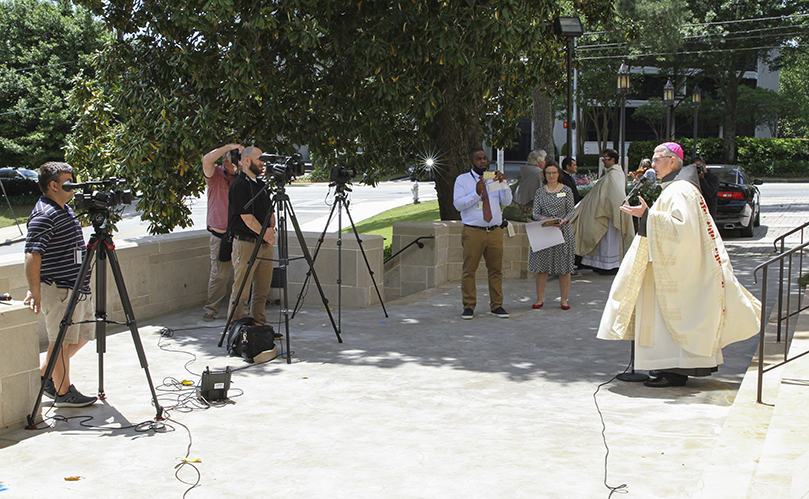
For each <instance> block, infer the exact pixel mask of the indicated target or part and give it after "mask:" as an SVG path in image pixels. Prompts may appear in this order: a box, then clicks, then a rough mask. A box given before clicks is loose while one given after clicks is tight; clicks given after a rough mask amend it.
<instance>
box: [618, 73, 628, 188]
mask: <svg viewBox="0 0 809 499" xmlns="http://www.w3.org/2000/svg"><path fill="white" fill-rule="evenodd" d="M628 93H629V66H627V65H626V64H625V63H621V67H620V68H619V69H618V94H619V95H620V96H621V124H620V126H619V130H618V133H619V139H620V141H621V162H622V163H623V165H622V166H623V168H624V174H627V173H629V161H627V160H626V95H627V94H628Z"/></svg>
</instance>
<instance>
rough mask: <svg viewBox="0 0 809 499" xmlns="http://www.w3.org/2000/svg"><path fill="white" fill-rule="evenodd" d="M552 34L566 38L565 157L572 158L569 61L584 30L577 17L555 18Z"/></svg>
mask: <svg viewBox="0 0 809 499" xmlns="http://www.w3.org/2000/svg"><path fill="white" fill-rule="evenodd" d="M553 32H554V33H556V34H557V35H560V36H564V37H565V38H567V50H566V53H565V61H566V65H567V155H568V157H572V155H573V126H575V120H574V119H573V94H572V93H571V85H572V83H571V82H572V81H573V64H572V63H571V59H572V57H573V56H572V54H573V40H574V39H575V38H576V37H578V36H581V35H583V34H584V28H583V27H582V25H581V19H579V18H578V17H557V18H556V19H554V20H553Z"/></svg>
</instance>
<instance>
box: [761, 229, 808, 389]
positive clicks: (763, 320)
mask: <svg viewBox="0 0 809 499" xmlns="http://www.w3.org/2000/svg"><path fill="white" fill-rule="evenodd" d="M793 233H794V231H793ZM807 246H809V242H805V243H802V244H800V245H799V246H796V247H794V248H792V249H790V250H789V251H782V252H781V253H780V254H778V255H777V256H775V257H773V258H770V259H769V260H767V261H766V262H764V263H762V264H761V265H759V266H757V267H756V268H755V269H754V270H753V279H754V282H755V283H756V284H758V276H757V275H756V274H757V273H758V271H759V269H764V271H763V272H762V277H761V305H762V306H761V326H760V328H759V332H758V387H757V391H756V402H758V403H759V404H761V403H762V401H761V394H762V390H763V383H764V373H765V372H768V371H771V370H773V369H775V368H777V367H780V366H782V365H784V364H786V363H788V362H791V361H793V360H795V359H797V358H799V357H802V356H803V355H805V354H806V352H804V353H801V354H799V355H796V356H795V357H792V358H789V317H790V312H789V307H790V305H789V294H790V293H791V289H792V288H791V282H792V279H789V278H788V279H787V307H786V308H787V310H786V318H785V319H786V334H785V335H784V336H785V337H784V340H785V341H784V361H783V362H780V363H778V364H775V365H772V366H769V367H767V368H766V369H765V368H764V331H765V329H766V327H767V277H768V275H769V273H768V270H769V268H768V267H769V266H770V265H772V264H773V263H775V262H778V263H779V267H780V273H779V281H780V282H779V286H778V312H777V330H778V336H777V342H780V341H781V337H780V328H781V321H782V320H784V317H783V312H784V311H783V307H782V297H783V284H784V259H786V258H788V259H789V269H788V272H787V275H788V276H791V275H792V255H794V254H795V253H798V252H800V253H799V255H800V257H801V258H800V262H801V264H800V266H799V267H798V274H799V275H800V272H801V270H802V269H803V250H804V249H805V248H806V247H807ZM782 247H783V246H782ZM800 298H801V297H800V296H799V297H798V300H799V301H798V309H799V310H800V309H801V304H800Z"/></svg>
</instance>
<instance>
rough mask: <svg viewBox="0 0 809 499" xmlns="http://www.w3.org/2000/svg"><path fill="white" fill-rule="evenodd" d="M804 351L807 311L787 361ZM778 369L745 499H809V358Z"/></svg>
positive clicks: (808, 338) (808, 337)
mask: <svg viewBox="0 0 809 499" xmlns="http://www.w3.org/2000/svg"><path fill="white" fill-rule="evenodd" d="M806 303H809V302H807V301H806V299H804V304H806ZM805 352H809V310H807V311H803V312H801V313H800V315H799V316H798V320H797V322H796V325H795V332H794V335H793V338H792V343H791V345H790V346H789V358H794V357H797V356H799V355H801V354H803V353H805ZM782 358H783V357H782ZM779 370H780V371H781V373H780V378H781V388H780V390H778V398H777V399H776V400H775V407H774V410H773V415H772V419H771V420H770V427H769V430H768V431H767V436H766V439H765V441H764V446H763V449H762V453H761V458H760V459H759V463H758V467H757V468H756V473H755V476H754V477H753V481H752V483H751V486H750V491H749V493H748V495H747V497H748V499H764V498H767V499H771V498H780V497H783V498H789V499H805V498H809V418H808V417H807V415H809V355H805V356H803V357H800V358H797V359H795V360H792V361H790V362H789V363H788V364H786V365H785V366H783V367H782V368H779ZM768 375H769V373H766V374H765V375H764V376H765V377H766V376H768Z"/></svg>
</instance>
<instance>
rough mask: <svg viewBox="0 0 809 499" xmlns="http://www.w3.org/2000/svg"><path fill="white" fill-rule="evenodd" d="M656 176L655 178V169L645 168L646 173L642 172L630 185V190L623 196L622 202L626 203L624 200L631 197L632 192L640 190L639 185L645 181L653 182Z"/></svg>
mask: <svg viewBox="0 0 809 499" xmlns="http://www.w3.org/2000/svg"><path fill="white" fill-rule="evenodd" d="M656 178H657V174H655V171H654V170H653V169H652V168H649V169H648V170H646V173H644V174H643V176H642V177H641V178H640V180H638V182H637V183H636V184H635V186H634V187H632V190H631V191H629V195H627V196H626V197H625V198H624V203H626V201H627V200H628V199H629V198H631V197H632V195H633V194H635V193H636V192H638V191H639V190H640V188H641V186H643V184H646V183H649V182H654V181H655V179H656ZM621 204H623V203H621Z"/></svg>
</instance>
